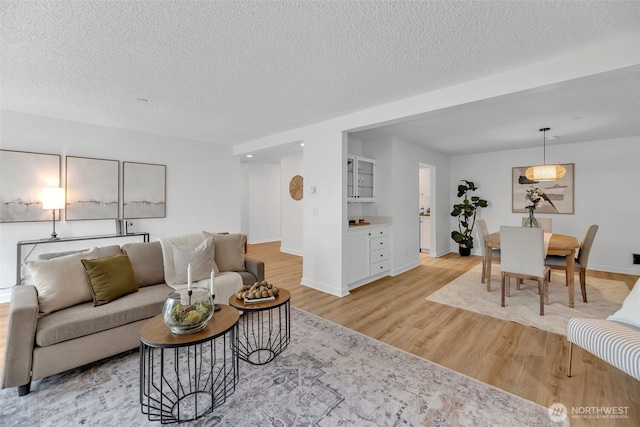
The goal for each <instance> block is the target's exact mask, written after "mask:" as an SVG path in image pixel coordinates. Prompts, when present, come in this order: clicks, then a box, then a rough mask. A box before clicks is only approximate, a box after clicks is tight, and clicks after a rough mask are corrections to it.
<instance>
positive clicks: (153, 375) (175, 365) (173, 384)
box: [140, 305, 239, 424]
mask: <svg viewBox="0 0 640 427" xmlns="http://www.w3.org/2000/svg"><path fill="white" fill-rule="evenodd" d="M238 318H239V313H238V310H236V309H235V308H232V307H229V306H227V305H222V306H221V309H220V310H219V311H216V312H215V314H214V315H213V317H212V318H211V320H209V322H208V323H207V327H206V328H205V329H203V330H202V331H200V332H196V333H194V334H187V335H175V334H173V333H171V329H169V327H168V326H167V325H166V324H165V323H164V321H163V319H162V315H159V316H156V317H154V318H153V319H151V320H149V321H148V322H147V323H145V324H144V325H143V326H142V329H141V331H140V405H141V407H142V413H144V414H147V415H148V418H149V420H150V421H160V422H161V423H162V424H167V423H174V422H183V421H191V420H195V419H197V418H199V417H201V416H203V415H205V414H208V413H210V412H212V411H213V409H214V408H216V407H218V406H220V405H221V404H223V403H224V402H225V401H226V399H227V397H228V396H230V395H231V394H232V393H233V392H234V391H235V389H236V384H237V383H238V373H239V371H238V357H237V354H236V353H235V352H234V351H233V348H235V346H236V345H237V340H238V334H237V325H238Z"/></svg>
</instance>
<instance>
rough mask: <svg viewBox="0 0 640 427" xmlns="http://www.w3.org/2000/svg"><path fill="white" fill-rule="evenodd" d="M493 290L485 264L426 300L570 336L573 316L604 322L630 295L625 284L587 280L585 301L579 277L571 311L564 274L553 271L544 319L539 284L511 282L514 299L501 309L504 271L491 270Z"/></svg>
mask: <svg viewBox="0 0 640 427" xmlns="http://www.w3.org/2000/svg"><path fill="white" fill-rule="evenodd" d="M491 270H492V271H491V273H492V274H491V291H490V292H487V284H486V283H480V279H481V276H482V265H481V264H480V265H478V266H476V267H474V268H472V269H471V270H469V271H468V272H466V273H465V274H463V275H462V276H460V277H458V278H457V279H455V280H454V281H452V282H450V283H448V284H447V285H445V286H443V287H442V288H440V289H439V290H437V291H436V292H434V293H433V294H431V295H429V296H428V297H427V298H426V299H427V300H428V301H433V302H438V303H440V304H446V305H452V306H454V307H459V308H463V309H465V310H469V311H473V312H476V313H481V314H486V315H488V316H491V317H496V318H498V319H503V320H509V321H511V322H516V323H520V324H521V325H526V326H533V327H536V328H539V329H543V330H545V331H551V332H555V333H556V334H560V335H567V323H568V322H569V319H571V318H572V317H589V318H600V319H604V318H606V317H607V316H609V315H611V314H613V313H615V312H616V311H618V310H619V309H620V307H622V301H624V299H625V298H626V296H627V295H629V288H628V287H627V285H626V284H624V283H623V282H619V281H615V280H607V279H598V278H595V277H587V300H588V301H589V302H588V303H584V302H582V293H581V292H580V282H579V279H578V276H577V275H576V278H575V280H576V283H575V286H574V292H575V296H574V308H569V305H568V303H569V296H568V288H567V286H566V285H565V276H564V272H563V271H562V272H558V271H552V272H551V283H549V305H545V306H544V316H540V296H539V294H538V284H537V282H533V281H525V283H524V284H523V285H522V287H521V289H520V290H517V289H516V285H515V280H512V282H511V296H510V297H507V298H506V302H505V305H506V306H505V307H500V268H499V267H496V266H494V267H493V268H492V269H491Z"/></svg>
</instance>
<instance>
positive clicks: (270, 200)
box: [243, 163, 288, 243]
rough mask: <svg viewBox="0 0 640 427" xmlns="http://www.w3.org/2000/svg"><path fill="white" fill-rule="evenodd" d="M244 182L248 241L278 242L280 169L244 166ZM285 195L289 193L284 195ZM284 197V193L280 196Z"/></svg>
mask: <svg viewBox="0 0 640 427" xmlns="http://www.w3.org/2000/svg"><path fill="white" fill-rule="evenodd" d="M243 170H245V171H246V172H245V176H246V180H247V186H246V188H245V189H244V193H245V194H246V198H247V201H246V202H245V203H244V204H243V205H244V206H246V209H248V212H243V216H245V215H246V216H247V217H248V225H247V241H248V242H249V243H264V242H272V241H274V240H280V197H281V193H282V191H281V186H280V166H279V165H276V164H268V163H252V164H251V165H248V166H243ZM287 194H288V192H287ZM283 196H284V194H283Z"/></svg>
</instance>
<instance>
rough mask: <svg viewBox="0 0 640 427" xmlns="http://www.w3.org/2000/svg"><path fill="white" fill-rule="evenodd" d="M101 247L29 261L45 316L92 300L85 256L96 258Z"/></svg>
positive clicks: (41, 311) (29, 267)
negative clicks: (83, 263)
mask: <svg viewBox="0 0 640 427" xmlns="http://www.w3.org/2000/svg"><path fill="white" fill-rule="evenodd" d="M96 258H97V248H93V249H91V250H88V251H85V252H80V253H76V254H71V255H64V256H60V257H58V258H53V259H50V260H38V261H27V262H26V263H25V266H26V267H27V269H28V270H29V273H30V274H31V277H32V278H33V282H34V285H35V286H36V289H37V290H38V306H39V310H40V313H41V314H42V315H45V314H49V313H52V312H54V311H56V310H61V309H63V308H67V307H71V306H73V305H76V304H80V303H83V302H86V301H91V293H90V292H89V285H88V284H87V276H86V274H85V272H84V267H83V266H82V263H81V262H80V260H81V259H96Z"/></svg>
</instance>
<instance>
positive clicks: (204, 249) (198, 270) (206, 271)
mask: <svg viewBox="0 0 640 427" xmlns="http://www.w3.org/2000/svg"><path fill="white" fill-rule="evenodd" d="M213 242H214V241H213V238H212V237H210V238H208V239H205V240H204V241H203V242H202V243H200V244H199V245H198V246H196V247H195V248H194V247H191V246H176V245H174V244H173V243H172V244H171V249H172V250H173V265H174V268H175V270H176V275H175V281H176V283H178V284H184V283H187V268H188V266H189V264H191V281H192V282H197V281H198V280H204V279H207V278H209V277H211V270H213V271H214V272H215V274H218V273H219V270H218V266H217V265H216V262H215V259H214V256H215V246H214V243H213Z"/></svg>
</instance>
